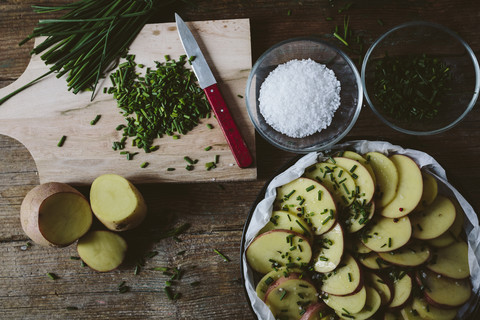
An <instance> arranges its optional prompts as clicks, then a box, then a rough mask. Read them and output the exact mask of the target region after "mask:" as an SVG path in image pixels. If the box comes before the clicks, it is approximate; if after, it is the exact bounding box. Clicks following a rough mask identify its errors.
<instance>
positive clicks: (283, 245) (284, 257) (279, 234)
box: [245, 229, 312, 274]
mask: <svg viewBox="0 0 480 320" xmlns="http://www.w3.org/2000/svg"><path fill="white" fill-rule="evenodd" d="M245 254H246V257H247V261H248V264H249V265H250V267H251V268H252V269H253V270H255V271H257V272H259V273H262V274H265V273H268V272H270V271H271V270H272V269H274V268H278V267H281V266H286V265H287V264H288V265H292V264H293V265H298V266H301V265H303V264H307V263H309V262H310V260H311V258H312V248H311V246H310V244H309V242H308V239H307V238H306V237H305V236H303V235H301V234H299V233H296V232H293V231H290V230H280V229H275V230H271V231H268V232H265V233H262V234H259V235H258V236H256V237H255V239H253V241H252V243H250V245H249V246H248V248H247V250H246V253H245Z"/></svg>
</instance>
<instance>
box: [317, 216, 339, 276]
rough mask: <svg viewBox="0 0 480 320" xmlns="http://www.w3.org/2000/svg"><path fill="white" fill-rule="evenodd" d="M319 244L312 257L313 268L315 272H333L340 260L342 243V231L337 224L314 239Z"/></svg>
mask: <svg viewBox="0 0 480 320" xmlns="http://www.w3.org/2000/svg"><path fill="white" fill-rule="evenodd" d="M316 243H320V244H321V245H319V248H318V249H317V250H316V252H315V254H314V256H313V268H314V269H315V271H317V272H322V273H323V272H330V271H332V270H334V269H335V268H336V267H337V266H338V265H339V263H340V261H341V260H342V255H343V249H344V241H343V230H342V227H341V226H340V224H339V223H336V224H335V225H334V226H333V228H332V229H331V230H330V231H328V232H327V233H324V234H322V235H321V236H319V237H318V238H317V239H316Z"/></svg>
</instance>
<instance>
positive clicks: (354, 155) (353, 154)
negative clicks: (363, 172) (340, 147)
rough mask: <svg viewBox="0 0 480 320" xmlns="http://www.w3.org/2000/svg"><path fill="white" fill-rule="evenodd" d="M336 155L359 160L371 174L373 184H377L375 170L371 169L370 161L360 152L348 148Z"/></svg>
mask: <svg viewBox="0 0 480 320" xmlns="http://www.w3.org/2000/svg"><path fill="white" fill-rule="evenodd" d="M338 156H339V157H345V158H349V159H352V160H356V161H358V162H360V163H361V164H362V165H363V166H364V167H365V168H366V169H367V170H368V172H369V173H370V175H371V176H372V179H373V183H374V184H375V185H376V184H377V181H376V176H375V172H374V171H373V168H372V166H371V164H370V161H368V160H367V159H366V158H365V157H364V156H362V155H361V154H358V153H356V152H353V151H349V150H347V151H344V152H343V153H342V154H341V155H338Z"/></svg>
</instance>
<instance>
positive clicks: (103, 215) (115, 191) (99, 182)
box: [90, 174, 147, 231]
mask: <svg viewBox="0 0 480 320" xmlns="http://www.w3.org/2000/svg"><path fill="white" fill-rule="evenodd" d="M90 204H91V206H92V211H93V213H94V214H95V216H96V217H97V218H98V220H100V222H102V223H103V224H104V225H105V226H106V227H107V228H108V229H110V230H112V231H125V230H130V229H132V228H135V227H137V226H138V225H139V224H140V223H141V222H142V221H143V219H144V218H145V216H146V214H147V205H146V204H145V200H144V199H143V196H142V194H141V193H140V191H138V189H137V188H136V187H135V186H134V185H133V184H131V183H130V181H128V180H127V179H125V178H123V177H121V176H119V175H116V174H103V175H101V176H99V177H98V178H96V179H95V180H94V181H93V183H92V187H91V189H90Z"/></svg>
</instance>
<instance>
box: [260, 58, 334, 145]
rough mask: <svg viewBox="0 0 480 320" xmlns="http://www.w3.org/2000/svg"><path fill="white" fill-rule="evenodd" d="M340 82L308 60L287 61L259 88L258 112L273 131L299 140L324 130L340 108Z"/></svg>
mask: <svg viewBox="0 0 480 320" xmlns="http://www.w3.org/2000/svg"><path fill="white" fill-rule="evenodd" d="M340 90H341V86H340V81H338V80H337V77H336V76H335V73H334V72H333V71H332V70H330V69H329V68H327V67H326V66H325V65H323V64H320V63H317V62H315V61H313V60H311V59H304V60H296V59H295V60H290V61H288V62H286V63H284V64H280V65H279V66H278V67H277V68H275V69H274V70H273V71H272V72H270V74H269V75H268V77H267V78H266V79H265V81H264V82H263V83H262V85H261V87H260V95H259V98H258V100H259V102H260V105H259V109H260V113H261V114H262V115H263V117H264V118H265V121H266V122H267V123H268V124H269V125H270V126H271V127H272V128H273V129H275V130H276V131H279V132H281V133H283V134H285V135H287V136H289V137H292V138H303V137H306V136H310V135H312V134H314V133H316V132H320V131H321V130H323V129H326V128H327V127H328V126H329V125H330V124H331V122H332V119H333V116H334V113H335V111H336V110H337V109H338V107H339V106H340Z"/></svg>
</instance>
